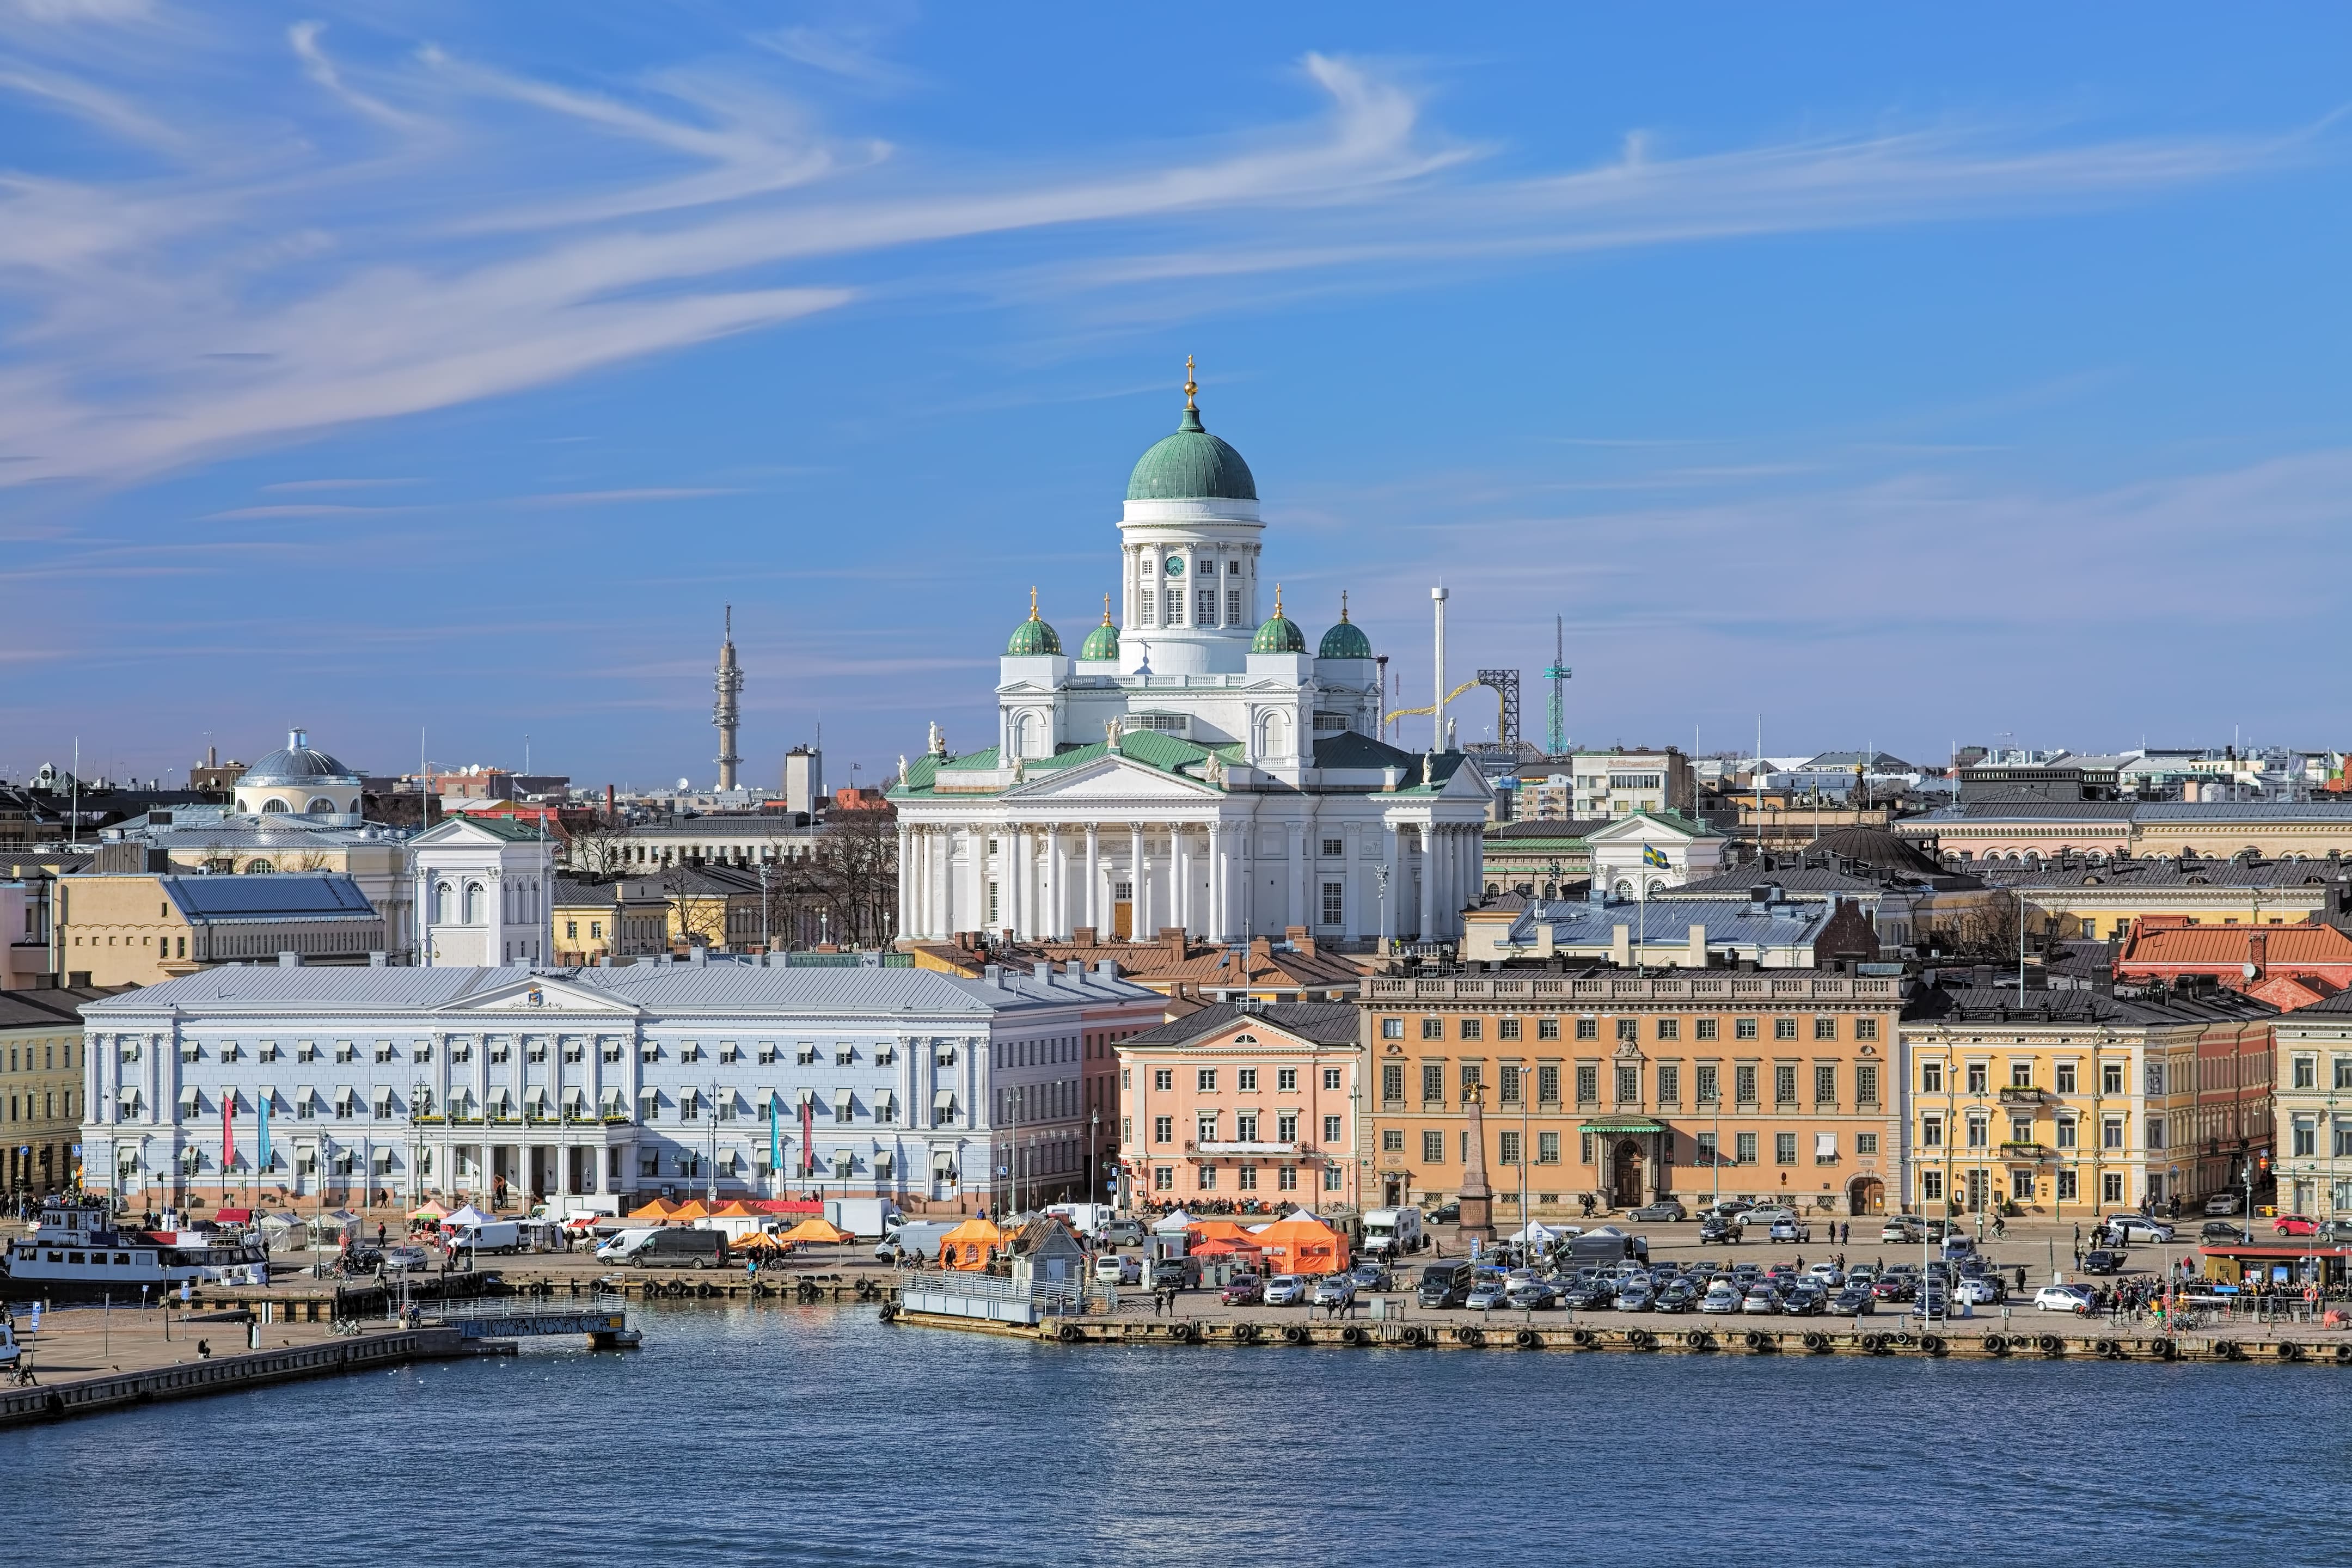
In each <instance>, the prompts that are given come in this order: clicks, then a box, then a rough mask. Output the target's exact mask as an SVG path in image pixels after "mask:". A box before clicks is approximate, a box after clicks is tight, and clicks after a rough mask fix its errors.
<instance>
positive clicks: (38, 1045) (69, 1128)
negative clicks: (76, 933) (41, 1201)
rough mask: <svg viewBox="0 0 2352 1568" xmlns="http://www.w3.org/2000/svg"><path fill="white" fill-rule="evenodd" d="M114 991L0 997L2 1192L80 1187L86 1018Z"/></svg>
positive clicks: (11, 993)
mask: <svg viewBox="0 0 2352 1568" xmlns="http://www.w3.org/2000/svg"><path fill="white" fill-rule="evenodd" d="M111 994H113V993H112V992H111V991H105V990H92V989H75V990H64V989H57V990H49V991H0V1117H5V1120H0V1191H5V1193H6V1194H10V1195H11V1196H32V1197H40V1196H43V1195H45V1194H50V1193H59V1192H65V1191H67V1190H68V1189H70V1188H73V1187H77V1186H79V1185H80V1184H81V1176H80V1166H81V1158H80V1155H79V1153H78V1152H76V1151H77V1149H78V1148H79V1142H80V1138H81V1132H80V1123H81V1110H82V1104H81V1048H82V1047H81V1014H80V1012H79V1008H80V1006H81V1005H82V1004H83V1003H85V1002H94V1001H96V1000H98V999H99V998H100V997H101V996H109V995H111Z"/></svg>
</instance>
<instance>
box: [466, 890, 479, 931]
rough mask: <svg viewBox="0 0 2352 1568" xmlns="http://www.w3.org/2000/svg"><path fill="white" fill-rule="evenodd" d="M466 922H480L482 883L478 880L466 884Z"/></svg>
mask: <svg viewBox="0 0 2352 1568" xmlns="http://www.w3.org/2000/svg"><path fill="white" fill-rule="evenodd" d="M466 923H467V925H469V926H477V925H479V924H481V923H482V885H481V884H480V883H479V882H468V883H467V884H466Z"/></svg>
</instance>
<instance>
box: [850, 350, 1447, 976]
mask: <svg viewBox="0 0 2352 1568" xmlns="http://www.w3.org/2000/svg"><path fill="white" fill-rule="evenodd" d="M1184 392H1185V404H1184V415H1183V420H1182V423H1181V425H1180V426H1179V427H1178V428H1177V430H1176V432H1175V433H1174V434H1173V435H1171V436H1169V437H1166V438H1164V439H1163V440H1161V441H1160V442H1159V443H1157V444H1156V445H1154V446H1153V447H1151V449H1150V450H1149V451H1147V452H1146V453H1144V455H1143V457H1142V458H1141V459H1140V460H1139V461H1138V462H1137V464H1136V466H1135V470H1134V473H1133V475H1132V476H1131V477H1130V478H1129V482H1128V489H1127V506H1126V510H1125V513H1124V515H1123V516H1122V517H1121V519H1120V521H1119V595H1118V602H1119V607H1120V612H1121V624H1118V625H1115V624H1113V621H1112V617H1111V613H1110V610H1109V608H1108V605H1106V607H1105V610H1104V614H1103V620H1102V624H1101V625H1100V626H1096V627H1095V628H1093V630H1092V631H1090V632H1089V633H1088V634H1087V638H1086V640H1085V642H1084V643H1083V644H1082V645H1081V646H1080V647H1079V648H1078V650H1077V656H1076V658H1071V657H1070V656H1069V655H1068V654H1067V653H1066V651H1065V650H1064V647H1063V646H1062V640H1061V637H1060V636H1059V635H1058V634H1057V633H1056V632H1055V630H1054V628H1053V627H1052V626H1049V625H1047V624H1046V623H1045V621H1044V620H1043V619H1041V618H1040V617H1039V616H1038V614H1037V609H1036V605H1035V603H1034V594H1033V595H1032V603H1031V605H1030V613H1029V619H1027V620H1026V621H1024V622H1023V623H1022V624H1021V625H1020V626H1018V627H1017V628H1016V629H1015V630H1014V632H1013V637H1012V640H1011V641H1010V643H1008V644H1007V646H1006V647H1005V650H1004V657H1003V660H1002V661H1001V666H1000V670H1001V673H1000V676H999V679H998V682H997V688H996V696H997V734H996V743H995V744H994V745H992V746H990V747H988V748H986V749H985V750H982V751H978V752H967V753H964V754H961V755H951V754H950V753H949V752H948V751H947V748H946V746H945V744H944V742H942V740H941V738H940V733H939V731H938V728H937V726H934V727H933V730H932V735H931V743H930V745H929V747H928V748H927V750H926V752H925V753H924V754H923V755H922V756H921V757H920V758H919V759H917V760H915V761H914V762H912V763H909V764H908V765H906V766H903V767H902V768H901V769H900V782H899V784H898V787H897V788H896V789H894V790H893V791H892V793H891V803H892V804H893V805H895V806H896V807H897V809H898V868H899V875H898V930H899V931H900V933H901V934H902V935H904V936H906V937H909V938H913V939H916V940H930V939H940V938H944V937H947V936H950V935H951V934H952V933H954V932H957V931H989V932H1001V931H1011V932H1013V935H1014V936H1015V938H1016V939H1020V940H1055V939H1067V938H1069V937H1070V936H1072V935H1073V934H1074V933H1075V932H1076V931H1077V930H1078V929H1079V928H1081V927H1088V928H1092V929H1093V930H1094V931H1095V932H1096V933H1097V939H1098V940H1103V941H1110V940H1114V939H1117V938H1120V937H1134V938H1150V937H1153V936H1155V935H1156V934H1157V933H1158V932H1159V931H1160V930H1162V929H1164V928H1168V927H1182V928H1183V929H1184V930H1185V931H1189V932H1191V933H1192V935H1194V936H1196V937H1202V938H1205V939H1208V940H1211V941H1217V942H1233V941H1239V940H1243V939H1244V938H1247V937H1251V936H1275V937H1279V936H1281V935H1282V934H1283V932H1284V931H1286V929H1288V928H1291V927H1304V928H1306V930H1307V931H1308V932H1309V933H1311V934H1312V935H1313V936H1314V937H1316V938H1317V939H1318V940H1319V941H1326V942H1373V941H1376V940H1380V939H1383V938H1390V939H1406V940H1422V941H1436V940H1452V939H1454V938H1457V937H1459V936H1460V935H1461V931H1462V920H1461V911H1462V909H1463V907H1464V906H1465V904H1467V903H1469V902H1471V901H1472V900H1474V899H1475V897H1476V896H1477V893H1478V890H1479V885H1480V884H1479V868H1480V853H1481V845H1482V835H1483V832H1484V827H1485V824H1486V807H1487V803H1488V800H1489V799H1490V798H1491V791H1490V790H1489V787H1488V786H1487V784H1486V781H1485V779H1484V778H1483V777H1482V776H1481V775H1480V773H1479V772H1478V770H1477V769H1476V768H1475V767H1473V766H1471V765H1469V763H1467V761H1466V760H1465V758H1464V756H1463V755H1462V753H1461V752H1458V751H1451V750H1448V751H1442V752H1407V751H1402V750H1400V749H1398V748H1396V747H1394V746H1391V745H1389V744H1387V743H1385V742H1382V741H1381V740H1380V739H1379V734H1380V728H1381V676H1380V666H1379V664H1378V663H1377V661H1376V660H1375V659H1374V658H1373V653H1372V646H1371V642H1370V638H1369V637H1366V636H1365V635H1364V633H1363V631H1362V629H1361V628H1360V627H1358V626H1355V625H1354V624H1353V623H1352V622H1350V621H1349V619H1348V618H1347V609H1346V604H1345V599H1344V596H1343V597H1342V601H1341V604H1340V605H1339V606H1337V608H1338V609H1339V620H1338V622H1337V624H1335V625H1334V626H1332V627H1331V628H1330V629H1329V630H1328V631H1327V632H1326V633H1324V635H1323V637H1322V639H1321V640H1320V642H1319V643H1318V644H1317V645H1316V646H1315V647H1313V648H1312V649H1311V650H1310V648H1309V646H1308V644H1307V638H1306V636H1305V634H1304V633H1302V632H1301V631H1300V629H1299V628H1298V626H1297V625H1296V624H1295V623H1294V622H1293V621H1292V620H1291V619H1290V618H1289V616H1287V614H1286V611H1285V606H1284V605H1283V603H1282V597H1283V596H1282V595H1281V593H1280V591H1279V589H1276V590H1275V591H1274V592H1273V593H1272V594H1271V595H1268V594H1267V592H1266V590H1265V584H1267V583H1268V582H1269V581H1270V580H1271V579H1270V574H1267V573H1266V572H1265V570H1264V569H1263V561H1262V552H1263V550H1264V540H1263V535H1264V533H1265V524H1264V522H1263V521H1261V520H1260V518H1259V514H1258V499H1257V485H1256V481H1255V479H1254V478H1253V477H1252V475H1251V473H1250V470H1249V466H1248V465H1247V464H1246V463H1244V461H1243V460H1242V456H1241V454H1240V453H1239V452H1236V451H1235V450H1234V448H1233V447H1230V446H1228V445H1227V444H1226V443H1225V442H1223V441H1222V440H1220V439H1218V438H1217V437H1214V436H1213V435H1211V434H1209V433H1208V431H1207V430H1205V429H1204V428H1203V427H1202V424H1201V417H1200V412H1199V409H1198V406H1197V405H1196V403H1195V401H1194V394H1195V392H1196V388H1195V387H1194V385H1193V384H1192V382H1191V381H1190V380H1189V379H1188V380H1187V381H1186V383H1185V387H1184ZM1268 597H1271V598H1272V600H1273V605H1272V608H1271V613H1270V614H1266V613H1265V601H1266V600H1267V598H1268ZM1262 614H1265V619H1263V620H1261V619H1260V618H1259V617H1260V616H1261V615H1262Z"/></svg>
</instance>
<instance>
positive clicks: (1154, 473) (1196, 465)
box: [1127, 359, 1257, 500]
mask: <svg viewBox="0 0 2352 1568" xmlns="http://www.w3.org/2000/svg"><path fill="white" fill-rule="evenodd" d="M1198 390H1199V388H1198V387H1197V386H1195V385H1194V384H1193V381H1192V361H1191V360H1189V359H1188V360H1186V361H1185V362H1184V418H1183V421H1182V423H1181V424H1179V425H1178V426H1176V434H1174V435H1173V436H1166V437H1161V438H1160V440H1159V441H1157V442H1155V443H1153V445H1152V447H1151V449H1150V451H1148V452H1146V453H1144V454H1143V456H1142V457H1140V458H1137V459H1136V463H1135V471H1134V472H1133V473H1131V474H1129V476H1128V477H1127V499H1128V500H1257V479H1255V477H1254V476H1253V475H1252V474H1251V473H1250V468H1249V465H1248V464H1247V463H1244V462H1243V461H1242V455H1241V454H1240V453H1239V452H1236V451H1234V449H1233V447H1230V446H1227V445H1226V444H1225V443H1224V442H1223V441H1221V440H1219V439H1217V437H1214V436H1212V435H1210V434H1209V432H1208V431H1207V430H1206V429H1204V428H1202V425H1201V411H1200V409H1199V408H1198V407H1197V406H1195V405H1194V404H1193V401H1192V395H1193V394H1194V393H1195V392H1196V391H1198Z"/></svg>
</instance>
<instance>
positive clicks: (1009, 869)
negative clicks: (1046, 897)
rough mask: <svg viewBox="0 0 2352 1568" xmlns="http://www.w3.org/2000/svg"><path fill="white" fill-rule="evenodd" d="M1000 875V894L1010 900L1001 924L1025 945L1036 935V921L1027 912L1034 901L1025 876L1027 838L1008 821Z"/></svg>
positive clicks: (1027, 852) (1028, 879) (1027, 871)
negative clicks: (1001, 879)
mask: <svg viewBox="0 0 2352 1568" xmlns="http://www.w3.org/2000/svg"><path fill="white" fill-rule="evenodd" d="M1004 848H1005V855H1004V874H1003V884H1004V895H1005V897H1006V898H1007V899H1008V900H1011V904H1010V907H1008V908H1006V909H1005V910H1003V915H1004V923H1005V924H1006V925H1009V926H1011V927H1012V928H1013V936H1014V937H1016V938H1017V939H1019V940H1020V941H1023V942H1026V941H1028V940H1029V939H1030V938H1031V937H1033V936H1034V935H1035V934H1036V931H1035V923H1036V922H1035V921H1034V918H1033V915H1032V912H1031V910H1032V906H1033V905H1034V903H1035V901H1036V900H1035V896H1034V893H1033V892H1032V891H1031V886H1032V883H1031V878H1030V875H1029V836H1028V835H1027V834H1026V833H1024V832H1022V831H1021V829H1019V828H1018V827H1016V826H1013V824H1011V823H1009V822H1008V823H1006V824H1005V825H1004Z"/></svg>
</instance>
